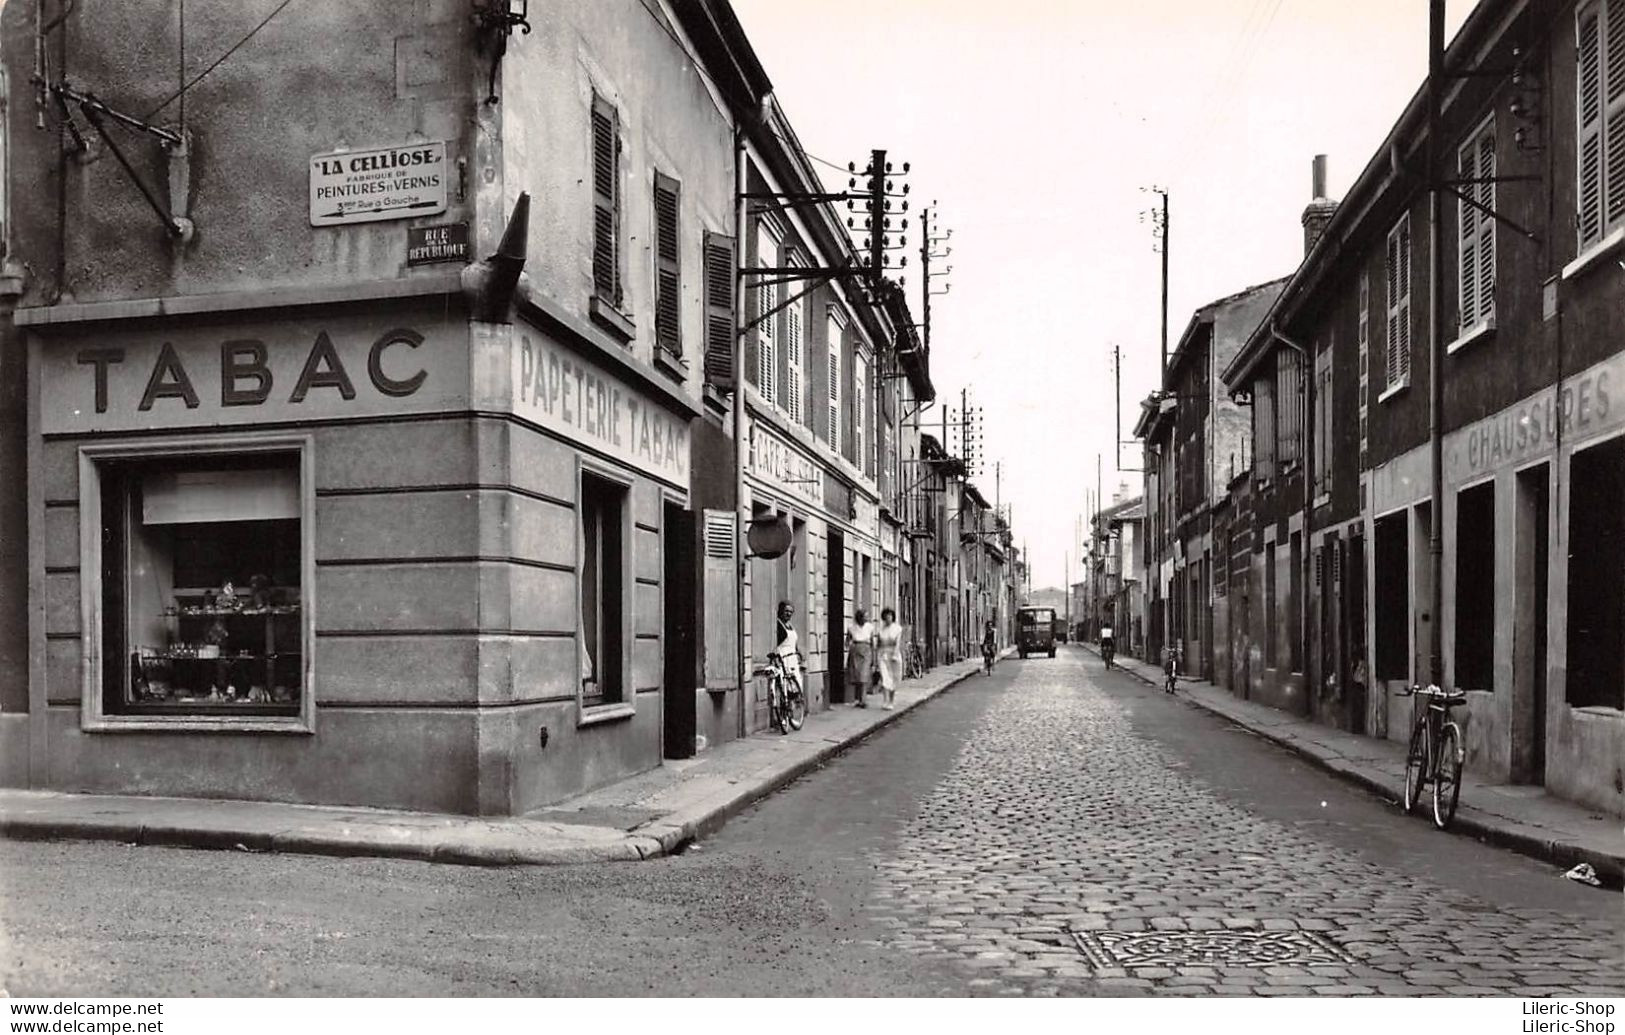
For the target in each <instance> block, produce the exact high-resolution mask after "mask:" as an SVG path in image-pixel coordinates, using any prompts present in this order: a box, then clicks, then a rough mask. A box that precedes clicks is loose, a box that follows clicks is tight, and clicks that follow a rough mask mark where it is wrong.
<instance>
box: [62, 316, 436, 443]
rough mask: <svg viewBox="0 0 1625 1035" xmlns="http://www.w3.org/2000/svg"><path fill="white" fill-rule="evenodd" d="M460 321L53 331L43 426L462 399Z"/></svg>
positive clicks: (391, 409) (176, 423)
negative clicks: (62, 334)
mask: <svg viewBox="0 0 1625 1035" xmlns="http://www.w3.org/2000/svg"><path fill="white" fill-rule="evenodd" d="M467 333H468V332H467V327H466V324H463V323H460V322H457V323H454V322H450V321H445V320H443V319H440V318H437V317H434V316H430V315H428V314H423V315H422V316H421V317H419V318H414V317H413V316H412V315H411V314H396V315H393V316H386V317H379V316H361V315H356V316H326V317H321V318H311V319H299V320H278V321H267V322H264V323H244V322H232V323H229V324H220V325H192V326H186V327H179V328H167V329H166V328H163V327H153V326H151V325H148V326H144V327H139V328H137V327H132V328H130V329H128V330H123V329H119V330H114V331H111V332H97V333H94V334H84V335H78V334H75V335H72V336H67V337H58V336H55V335H53V336H52V337H50V338H49V339H47V340H46V341H45V342H44V343H43V348H42V349H41V391H40V397H41V412H40V418H41V425H42V430H43V431H44V432H45V433H46V434H58V433H75V432H103V431H134V430H145V429H147V428H152V427H197V426H212V425H221V424H227V425H230V424H260V423H268V422H284V421H301V420H329V419H333V418H341V417H365V416H374V415H379V414H390V413H422V412H428V411H436V410H444V409H454V408H458V407H462V406H466V401H467V399H468V359H467V356H468V350H467Z"/></svg>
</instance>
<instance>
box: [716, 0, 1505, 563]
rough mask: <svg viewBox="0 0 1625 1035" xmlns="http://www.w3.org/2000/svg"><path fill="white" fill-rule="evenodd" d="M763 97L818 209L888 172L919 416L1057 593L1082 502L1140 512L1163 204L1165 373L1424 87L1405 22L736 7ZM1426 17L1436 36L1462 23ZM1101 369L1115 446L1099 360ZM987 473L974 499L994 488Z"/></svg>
mask: <svg viewBox="0 0 1625 1035" xmlns="http://www.w3.org/2000/svg"><path fill="white" fill-rule="evenodd" d="M733 4H734V8H735V11H736V12H737V14H738V16H739V19H740V21H741V23H742V24H743V25H744V27H745V30H746V32H747V33H748V35H749V37H750V40H751V43H752V45H753V46H754V47H755V48H756V51H757V54H758V56H759V57H760V58H761V60H762V64H763V66H764V67H765V68H766V69H767V74H768V77H769V78H770V79H771V80H772V82H773V85H774V96H775V98H776V100H777V102H778V104H779V106H780V107H781V108H782V109H783V110H784V111H785V113H786V114H787V115H788V117H789V119H790V122H791V125H792V126H794V127H795V131H796V135H797V136H798V137H799V139H800V141H801V143H802V145H803V146H804V147H806V149H807V151H808V152H809V154H811V155H812V156H814V158H815V160H816V161H819V162H824V163H829V164H821V165H818V166H817V167H818V168H819V169H820V171H821V172H823V173H825V174H826V184H827V185H828V186H829V187H830V188H831V189H842V188H844V187H845V186H846V174H845V172H844V171H842V172H836V171H834V169H833V168H832V166H838V167H839V169H841V170H844V169H845V167H846V164H847V162H849V161H851V162H856V163H857V164H858V166H859V168H861V167H862V166H863V165H864V164H865V163H866V162H867V160H868V155H869V151H870V150H871V149H873V148H885V149H887V152H888V156H887V157H888V160H890V161H891V162H893V163H894V164H895V165H900V164H901V163H902V162H904V161H906V162H909V163H910V166H911V169H910V173H909V175H908V177H907V182H908V183H909V184H910V185H911V192H910V195H909V197H910V200H911V205H910V213H909V215H910V217H911V218H910V229H909V233H908V243H909V245H910V249H909V253H910V258H909V261H908V265H907V268H906V269H903V270H901V271H899V272H901V273H902V274H903V276H904V277H905V280H906V288H907V291H908V294H909V301H910V304H911V306H912V307H913V311H914V316H915V319H919V318H920V316H921V312H922V310H921V304H920V303H921V299H920V277H919V271H918V269H917V266H918V263H919V257H918V254H917V253H916V252H915V251H914V249H915V247H916V246H917V245H918V243H919V238H918V235H917V231H918V228H919V223H918V220H917V219H916V218H913V217H914V216H915V215H916V211H917V209H918V208H919V207H920V206H921V205H922V204H924V203H929V202H932V201H934V202H935V203H936V211H937V218H936V223H937V225H938V226H940V227H941V229H942V230H945V231H951V237H950V238H949V239H948V240H947V241H946V242H944V245H943V246H939V251H940V248H941V247H951V248H952V254H951V255H950V256H948V257H947V258H946V259H940V260H934V261H933V272H936V271H937V270H941V269H944V268H945V267H949V266H951V267H952V273H951V274H950V275H949V276H947V277H946V278H942V279H938V278H936V277H933V285H934V287H935V289H936V290H939V291H940V290H942V287H943V285H944V284H948V285H951V286H949V287H948V293H947V294H946V295H940V296H934V297H933V298H932V300H931V302H932V305H931V345H932V349H931V364H932V367H931V374H932V381H933V383H934V384H935V386H936V389H937V396H938V406H937V407H933V408H931V409H930V410H928V411H926V414H925V418H924V419H925V420H927V421H928V422H931V423H936V422H939V421H940V420H941V413H940V407H941V406H943V405H951V406H952V407H953V408H954V409H955V410H957V409H958V407H959V398H960V391H961V389H964V390H966V391H967V392H968V393H969V399H970V403H971V405H972V406H973V407H980V408H981V411H982V426H983V447H984V448H983V455H984V457H985V459H986V465H985V466H986V469H985V472H983V473H981V474H979V475H978V476H977V478H976V479H975V480H976V482H977V485H978V487H979V488H981V489H982V490H983V492H984V495H986V496H988V497H989V498H990V499H991V498H992V497H993V496H994V495H995V491H997V494H998V496H999V498H1000V500H1001V501H1002V502H1003V503H1004V504H1007V505H1009V507H1010V509H1011V517H1012V520H1013V522H1014V531H1015V537H1016V541H1017V544H1018V545H1019V544H1021V543H1025V544H1026V547H1027V549H1028V552H1029V559H1030V561H1031V563H1032V565H1033V568H1032V585H1033V586H1034V587H1035V588H1036V587H1039V586H1046V585H1062V584H1064V581H1063V580H1064V579H1065V578H1066V575H1067V573H1068V572H1070V574H1071V576H1072V577H1073V578H1074V579H1076V578H1077V577H1078V571H1077V569H1078V561H1077V558H1078V549H1079V540H1078V539H1077V537H1076V530H1077V529H1078V527H1079V524H1080V522H1081V521H1086V520H1087V518H1086V514H1087V513H1088V510H1089V508H1090V507H1091V506H1092V502H1091V501H1092V499H1093V498H1094V494H1095V486H1096V464H1097V462H1096V457H1097V456H1099V458H1100V459H1099V468H1100V475H1099V482H1100V484H1101V486H1102V488H1103V490H1104V491H1103V495H1104V496H1105V498H1106V501H1107V504H1108V505H1109V504H1110V500H1111V497H1112V494H1113V493H1114V492H1115V491H1116V489H1117V487H1118V485H1119V484H1120V483H1121V482H1127V483H1128V485H1129V491H1130V494H1137V493H1138V492H1139V491H1140V477H1141V476H1140V475H1139V473H1137V472H1136V471H1133V470H1130V469H1132V468H1137V467H1138V466H1139V449H1138V447H1137V445H1135V444H1133V443H1130V444H1126V445H1123V446H1122V447H1121V453H1120V455H1119V454H1117V453H1116V452H1115V451H1114V448H1113V440H1114V438H1118V437H1120V438H1121V439H1124V440H1128V439H1130V438H1131V437H1132V431H1133V426H1134V419H1135V415H1136V414H1137V412H1138V400H1140V399H1143V398H1144V397H1145V395H1146V394H1147V393H1148V392H1150V391H1152V390H1153V389H1155V388H1156V387H1157V381H1158V369H1159V365H1160V340H1161V273H1162V265H1161V263H1162V259H1161V256H1160V254H1159V253H1158V252H1157V251H1156V241H1155V240H1154V238H1153V231H1152V226H1151V224H1150V222H1149V220H1148V218H1147V213H1148V212H1149V211H1150V210H1151V209H1152V208H1153V206H1155V205H1160V200H1159V199H1158V197H1157V196H1156V195H1155V194H1154V193H1151V192H1150V191H1149V190H1148V188H1152V187H1157V188H1162V189H1164V190H1166V191H1167V192H1168V195H1169V216H1170V219H1169V223H1170V226H1171V233H1170V235H1169V241H1170V249H1169V253H1168V255H1169V287H1168V292H1169V300H1168V337H1169V342H1168V347H1169V349H1170V351H1171V350H1172V349H1173V348H1174V346H1175V345H1176V344H1177V342H1178V339H1179V334H1180V332H1181V331H1182V330H1183V329H1184V327H1185V325H1186V323H1187V322H1188V321H1189V319H1190V316H1191V313H1192V311H1193V310H1194V309H1196V308H1197V307H1198V306H1200V305H1203V304H1205V303H1207V302H1209V301H1212V300H1213V299H1216V298H1220V297H1223V296H1225V295H1229V294H1232V293H1234V292H1236V291H1239V290H1240V289H1242V288H1244V287H1248V286H1250V285H1253V284H1259V283H1263V282H1265V281H1269V280H1274V279H1276V278H1278V277H1282V276H1286V275H1287V274H1289V273H1291V272H1292V271H1293V270H1294V269H1295V268H1296V267H1297V265H1298V263H1299V261H1300V260H1301V259H1302V258H1303V229H1302V225H1301V223H1300V221H1299V220H1300V217H1301V215H1302V213H1303V208H1304V206H1305V205H1306V204H1307V203H1308V201H1309V198H1310V193H1311V192H1310V167H1311V163H1312V160H1313V157H1314V156H1315V155H1317V154H1325V155H1327V156H1328V165H1329V171H1328V177H1327V179H1328V193H1329V194H1330V195H1331V197H1332V198H1334V199H1335V198H1338V197H1340V196H1341V195H1342V193H1343V192H1344V191H1345V190H1346V189H1347V188H1348V186H1349V184H1351V183H1352V182H1353V181H1354V180H1355V179H1356V178H1357V177H1358V176H1359V174H1360V172H1361V170H1362V169H1363V168H1364V167H1365V165H1366V163H1367V161H1369V160H1370V158H1371V156H1372V153H1373V152H1374V151H1375V149H1376V148H1377V147H1378V146H1379V145H1380V144H1381V143H1382V140H1383V138H1384V137H1385V136H1386V135H1387V134H1388V131H1389V130H1390V129H1391V128H1392V127H1393V125H1394V123H1395V121H1396V120H1397V119H1398V117H1399V115H1400V112H1401V111H1402V110H1403V108H1404V106H1405V104H1406V103H1407V102H1408V101H1409V100H1410V98H1411V96H1412V95H1413V94H1414V93H1415V92H1416V90H1417V89H1418V87H1419V86H1420V85H1421V83H1422V79H1423V77H1424V75H1425V73H1426V69H1427V6H1428V5H1427V3H1426V2H1425V0H1358V2H1352V0H1147V2H1142V3H1127V4H1125V3H1120V2H1117V3H1108V2H1102V0H1070V2H1068V0H1050V2H1040V0H999V2H997V3H988V2H986V0H733ZM1472 6H1473V5H1472V4H1471V3H1469V2H1467V0H1455V2H1452V3H1449V4H1448V5H1447V8H1446V12H1447V13H1446V31H1447V33H1453V32H1454V31H1455V30H1456V28H1457V27H1458V26H1459V25H1460V23H1461V21H1462V20H1463V19H1464V18H1465V17H1466V15H1467V14H1468V13H1469V11H1470V10H1471V9H1472ZM1114 345H1115V346H1118V347H1119V348H1121V350H1122V409H1123V418H1122V429H1121V435H1120V436H1119V435H1115V434H1114V433H1113V423H1114V420H1115V407H1116V397H1115V393H1114V386H1113V376H1112V348H1113V346H1114ZM994 461H997V462H998V465H999V468H998V479H997V488H996V490H995V477H994V469H993V463H994Z"/></svg>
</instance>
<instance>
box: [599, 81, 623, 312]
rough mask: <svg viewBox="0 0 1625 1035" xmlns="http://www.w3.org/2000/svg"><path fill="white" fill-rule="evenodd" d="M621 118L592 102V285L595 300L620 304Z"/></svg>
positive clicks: (603, 103) (601, 103)
mask: <svg viewBox="0 0 1625 1035" xmlns="http://www.w3.org/2000/svg"><path fill="white" fill-rule="evenodd" d="M619 122H620V116H619V113H617V112H616V110H615V108H614V106H612V105H611V104H610V103H609V102H608V101H606V100H604V99H603V98H602V97H598V96H594V97H593V99H592V196H593V224H592V284H593V291H594V292H596V293H597V295H598V297H600V298H602V299H604V300H605V301H607V302H609V303H611V304H613V305H616V306H619V305H620V304H621V269H620V242H619V239H618V237H619V230H620V227H619V223H620V219H619V216H620V212H619V204H618V198H617V194H618V192H619V188H620V150H621V144H620V125H619Z"/></svg>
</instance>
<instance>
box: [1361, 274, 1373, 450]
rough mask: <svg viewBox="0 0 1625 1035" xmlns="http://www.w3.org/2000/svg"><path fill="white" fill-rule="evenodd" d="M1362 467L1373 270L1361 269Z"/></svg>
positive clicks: (1366, 412) (1365, 427) (1369, 357)
mask: <svg viewBox="0 0 1625 1035" xmlns="http://www.w3.org/2000/svg"><path fill="white" fill-rule="evenodd" d="M1359 335H1360V469H1361V470H1364V469H1365V456H1366V449H1367V438H1366V432H1367V417H1368V415H1369V413H1370V409H1369V407H1370V405H1371V404H1370V399H1369V393H1370V391H1371V271H1370V270H1368V269H1362V270H1361V271H1360V325H1359Z"/></svg>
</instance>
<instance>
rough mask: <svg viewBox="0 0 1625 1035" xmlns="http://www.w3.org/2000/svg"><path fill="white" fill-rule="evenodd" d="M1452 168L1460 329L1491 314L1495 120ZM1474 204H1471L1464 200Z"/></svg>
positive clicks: (1488, 121)
mask: <svg viewBox="0 0 1625 1035" xmlns="http://www.w3.org/2000/svg"><path fill="white" fill-rule="evenodd" d="M1456 171H1457V173H1458V175H1459V176H1460V179H1461V193H1462V195H1463V197H1462V198H1461V199H1459V200H1458V201H1457V203H1456V207H1457V211H1458V214H1459V216H1460V218H1459V220H1458V223H1459V234H1458V239H1457V243H1458V244H1459V246H1460V247H1459V249H1458V252H1457V263H1456V273H1457V279H1456V284H1457V287H1458V294H1457V295H1456V297H1457V299H1459V301H1460V308H1461V331H1462V333H1466V332H1467V331H1468V330H1470V329H1472V328H1473V327H1476V326H1478V325H1479V324H1481V323H1484V322H1485V321H1487V320H1489V319H1490V317H1492V316H1493V315H1494V314H1495V217H1493V216H1491V215H1490V212H1492V211H1494V210H1495V119H1494V117H1491V118H1489V119H1486V120H1485V122H1484V124H1483V125H1482V126H1480V127H1479V128H1478V131H1477V132H1476V133H1474V134H1473V135H1472V136H1471V137H1469V138H1468V140H1467V142H1466V143H1465V144H1463V145H1462V146H1461V148H1460V150H1458V151H1457V152H1456ZM1469 198H1470V199H1472V201H1475V202H1477V204H1476V205H1475V204H1470V203H1469V201H1468V200H1467V199H1469Z"/></svg>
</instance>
